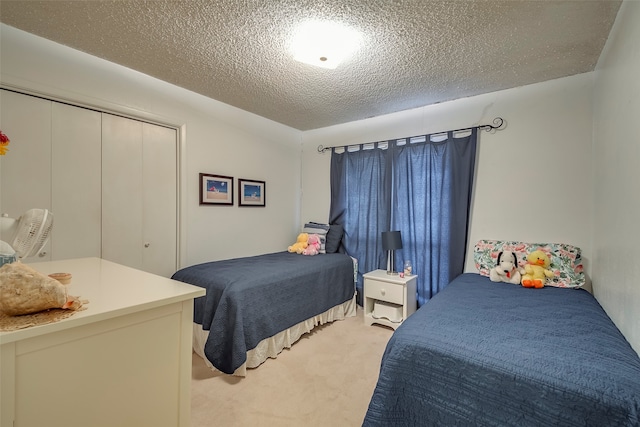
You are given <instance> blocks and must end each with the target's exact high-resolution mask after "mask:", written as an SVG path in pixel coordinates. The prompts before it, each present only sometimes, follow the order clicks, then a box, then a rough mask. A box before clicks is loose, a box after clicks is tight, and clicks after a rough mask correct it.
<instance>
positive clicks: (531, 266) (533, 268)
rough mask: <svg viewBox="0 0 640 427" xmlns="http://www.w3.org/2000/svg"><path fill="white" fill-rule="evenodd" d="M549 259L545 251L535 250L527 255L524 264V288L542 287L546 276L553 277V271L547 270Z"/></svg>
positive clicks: (549, 263)
mask: <svg viewBox="0 0 640 427" xmlns="http://www.w3.org/2000/svg"><path fill="white" fill-rule="evenodd" d="M550 265H551V260H549V257H548V256H547V254H546V253H544V252H543V251H541V250H535V251H533V252H531V253H530V254H529V255H527V264H525V266H524V274H523V275H522V286H524V287H525V288H542V287H544V282H546V280H547V277H549V278H551V277H553V271H551V270H549V266H550Z"/></svg>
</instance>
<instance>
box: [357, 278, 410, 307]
mask: <svg viewBox="0 0 640 427" xmlns="http://www.w3.org/2000/svg"><path fill="white" fill-rule="evenodd" d="M364 295H365V296H366V297H368V298H375V299H379V300H382V301H387V302H392V303H395V304H403V303H404V286H402V285H399V284H395V283H389V282H381V281H378V280H372V279H366V280H365V282H364Z"/></svg>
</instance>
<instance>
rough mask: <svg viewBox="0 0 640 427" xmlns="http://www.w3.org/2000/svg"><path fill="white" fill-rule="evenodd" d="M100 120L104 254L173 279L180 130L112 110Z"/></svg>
mask: <svg viewBox="0 0 640 427" xmlns="http://www.w3.org/2000/svg"><path fill="white" fill-rule="evenodd" d="M102 123H103V128H102V257H103V258H104V259H107V260H110V261H114V262H117V263H119V264H124V265H128V266H130V267H134V268H138V269H141V270H144V271H148V272H150V273H154V274H158V275H162V276H165V277H169V276H171V275H172V274H173V273H174V272H175V269H176V244H177V215H176V211H177V173H176V170H177V167H176V164H177V163H176V162H177V160H176V159H177V136H176V131H175V130H174V129H168V128H164V127H162V126H156V125H152V124H149V123H143V122H140V121H137V120H132V119H128V118H124V117H117V116H113V115H110V114H103V121H102Z"/></svg>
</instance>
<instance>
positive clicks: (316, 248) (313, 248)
mask: <svg viewBox="0 0 640 427" xmlns="http://www.w3.org/2000/svg"><path fill="white" fill-rule="evenodd" d="M307 245H308V246H307V248H306V249H305V250H304V251H302V255H317V254H319V253H320V236H318V235H317V234H309V240H308V241H307Z"/></svg>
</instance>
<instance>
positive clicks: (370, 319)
mask: <svg viewBox="0 0 640 427" xmlns="http://www.w3.org/2000/svg"><path fill="white" fill-rule="evenodd" d="M363 277H364V301H363V308H364V322H365V324H367V325H372V324H374V323H377V324H380V325H385V326H390V327H392V328H393V329H397V328H398V326H400V324H401V323H402V322H403V321H405V320H406V319H407V317H409V316H410V315H412V314H413V313H414V312H415V311H416V306H417V301H416V282H417V281H418V276H416V275H415V274H414V275H411V276H405V277H400V276H399V275H397V274H395V275H394V274H387V272H386V271H385V270H374V271H370V272H369V273H366V274H364V275H363Z"/></svg>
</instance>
